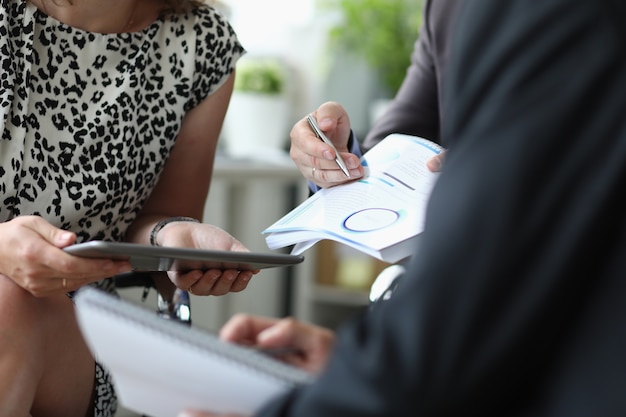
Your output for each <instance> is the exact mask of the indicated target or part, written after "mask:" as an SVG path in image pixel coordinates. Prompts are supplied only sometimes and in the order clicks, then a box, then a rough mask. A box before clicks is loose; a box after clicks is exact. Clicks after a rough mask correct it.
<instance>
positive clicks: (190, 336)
mask: <svg viewBox="0 0 626 417" xmlns="http://www.w3.org/2000/svg"><path fill="white" fill-rule="evenodd" d="M75 302H76V314H77V318H78V324H79V326H80V329H81V332H82V333H83V336H84V337H85V340H86V341H87V345H88V346H89V348H90V349H91V351H92V353H93V354H94V356H95V357H96V360H98V361H99V362H100V363H101V364H102V365H104V366H105V367H106V368H107V369H108V370H109V371H110V372H111V376H112V379H113V384H114V386H115V388H116V390H117V394H118V397H119V400H120V402H121V404H122V405H123V406H124V407H126V408H128V409H130V410H133V411H135V412H137V413H141V414H146V415H149V416H151V417H175V416H176V415H177V413H179V412H180V411H181V410H183V409H184V408H196V409H200V410H209V411H214V412H218V413H237V414H251V413H254V412H255V411H257V410H258V409H259V408H260V407H261V406H263V404H265V403H266V402H267V401H269V400H271V399H272V398H274V397H275V396H277V395H280V394H281V393H283V392H285V391H286V390H288V389H290V388H291V387H294V386H296V385H298V384H305V383H309V382H311V381H312V380H313V375H312V374H310V373H308V372H305V371H303V370H301V369H298V368H295V367H293V366H290V365H287V364H285V363H284V362H280V361H278V360H277V359H274V358H272V357H270V356H268V355H266V354H263V353H260V352H258V351H255V350H254V349H252V348H247V347H243V346H241V345H235V344H232V343H226V342H223V341H221V340H220V339H218V338H217V336H215V335H213V334H211V333H208V332H206V331H204V330H201V329H198V328H193V327H189V326H186V325H184V324H182V323H179V322H175V321H170V320H167V319H163V318H161V317H159V316H157V314H156V312H155V311H154V310H149V309H147V308H146V307H144V306H141V305H137V304H134V303H132V302H130V301H127V300H124V299H120V298H116V297H114V296H112V295H110V294H107V293H105V292H102V291H100V290H98V289H95V288H93V287H84V288H82V289H81V290H79V291H78V292H77V294H76V295H75Z"/></svg>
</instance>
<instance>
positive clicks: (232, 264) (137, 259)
mask: <svg viewBox="0 0 626 417" xmlns="http://www.w3.org/2000/svg"><path fill="white" fill-rule="evenodd" d="M64 250H65V252H67V253H69V254H72V255H76V256H82V257H86V258H108V259H116V260H129V261H130V263H131V264H132V266H133V269H134V270H136V271H182V272H184V271H191V270H195V269H200V270H207V269H237V270H240V271H246V270H251V269H264V268H276V267H281V266H289V265H296V264H299V263H300V262H302V261H303V260H304V256H300V255H287V254H278V253H262V252H233V251H218V250H206V249H190V248H172V247H162V246H151V245H139V244H136V243H122V242H106V241H102V240H93V241H90V242H85V243H78V244H75V245H71V246H68V247H66V248H65V249H64Z"/></svg>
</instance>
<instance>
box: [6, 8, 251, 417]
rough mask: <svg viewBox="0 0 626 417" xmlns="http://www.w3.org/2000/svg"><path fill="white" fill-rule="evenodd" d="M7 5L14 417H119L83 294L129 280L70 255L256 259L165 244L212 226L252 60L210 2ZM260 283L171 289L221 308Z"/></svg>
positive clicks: (10, 397)
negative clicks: (225, 128)
mask: <svg viewBox="0 0 626 417" xmlns="http://www.w3.org/2000/svg"><path fill="white" fill-rule="evenodd" d="M0 4H1V10H0V60H1V61H0V62H1V65H2V68H1V70H0V115H1V117H0V133H1V135H2V136H1V137H0V197H1V201H0V236H2V239H0V415H1V416H11V417H26V416H29V415H32V416H33V417H37V416H46V417H56V416H59V417H84V416H88V415H95V416H111V415H113V414H114V413H115V408H116V399H115V394H114V392H113V390H112V388H111V385H110V382H109V378H108V376H107V374H106V371H105V370H104V369H103V368H102V367H100V366H99V365H97V364H96V362H95V360H94V358H93V357H92V356H91V354H90V352H89V351H88V349H87V347H86V346H85V343H84V341H83V339H82V337H81V335H80V332H79V329H78V327H77V324H76V320H75V318H74V312H73V305H72V302H71V294H72V291H75V290H77V289H78V288H80V287H81V286H83V285H98V286H100V287H101V288H103V289H106V290H108V291H113V292H114V291H115V289H114V286H113V284H112V279H111V278H110V277H111V276H114V275H115V274H117V273H120V272H125V271H128V270H129V269H130V265H128V264H127V263H125V262H115V263H114V262H112V261H105V260H87V259H82V258H77V257H73V256H70V255H68V254H65V253H64V252H63V251H62V248H63V247H65V246H67V245H70V244H73V243H75V242H82V241H87V240H94V239H100V240H112V241H128V242H138V243H143V244H147V243H149V242H150V235H151V231H152V230H159V231H158V234H155V235H154V236H153V238H154V239H155V240H156V242H157V243H159V244H162V245H167V246H184V247H200V248H209V249H221V250H246V248H245V247H244V246H243V245H241V243H240V242H238V241H237V240H236V239H235V238H233V237H232V236H231V235H229V234H228V233H226V232H225V231H223V230H221V229H219V228H217V227H214V226H211V225H208V224H202V223H196V222H190V221H172V222H169V223H167V226H164V227H162V228H161V227H160V226H159V227H157V229H154V228H155V225H157V224H158V223H160V222H161V221H162V220H164V219H167V218H172V217H179V216H186V217H191V218H196V219H200V218H201V217H202V213H203V208H204V202H205V199H206V197H207V195H208V189H209V183H210V180H211V173H212V168H213V159H214V156H215V152H216V145H217V139H218V135H219V131H220V129H221V126H222V121H223V118H224V114H225V112H226V108H227V106H228V101H229V99H230V95H231V93H232V86H233V81H234V80H233V77H234V66H235V63H236V62H237V60H238V59H239V57H240V56H242V55H243V53H244V50H243V48H242V46H241V45H240V43H239V41H238V39H237V36H236V34H235V33H234V32H233V30H232V28H231V26H230V25H229V24H228V22H227V21H226V20H225V19H224V18H223V17H222V16H221V15H220V14H219V13H218V12H217V11H216V10H215V9H214V8H213V7H211V5H209V4H202V3H198V2H197V1H196V0H28V1H25V0H0ZM161 224H162V223H161ZM252 275H253V274H252V273H250V272H245V273H238V272H237V271H224V272H223V273H222V272H221V271H214V270H213V271H207V272H205V273H202V272H200V271H193V272H190V273H187V274H182V275H172V276H171V277H170V279H171V280H172V282H173V284H175V285H176V286H178V287H179V288H183V289H187V288H190V287H191V286H192V285H193V288H194V293H196V294H213V295H221V294H225V293H227V292H230V291H241V290H243V289H244V288H245V287H246V286H247V284H248V281H249V280H250V279H251V277H252ZM68 295H69V297H68ZM155 366H159V364H155ZM94 381H95V383H94Z"/></svg>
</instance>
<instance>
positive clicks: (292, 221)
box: [263, 134, 443, 263]
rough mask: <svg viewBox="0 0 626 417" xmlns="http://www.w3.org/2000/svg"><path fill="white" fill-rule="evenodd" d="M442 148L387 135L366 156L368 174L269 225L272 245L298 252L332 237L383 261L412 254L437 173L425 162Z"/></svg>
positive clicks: (326, 191)
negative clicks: (291, 246) (290, 247)
mask: <svg viewBox="0 0 626 417" xmlns="http://www.w3.org/2000/svg"><path fill="white" fill-rule="evenodd" d="M442 151H443V148H442V147H441V146H439V145H437V144H436V143H434V142H432V141H429V140H427V139H424V138H419V137H415V136H410V135H402V134H392V135H389V136H387V137H386V138H385V139H384V140H383V141H381V142H380V143H379V144H377V145H376V146H374V147H373V148H372V149H371V150H370V151H369V152H367V153H366V154H365V155H363V157H362V163H363V165H365V166H366V175H365V177H364V178H362V179H359V180H357V181H353V182H350V183H346V184H342V185H338V186H335V187H332V188H326V189H323V190H320V191H318V192H317V193H315V194H314V195H313V196H311V197H309V198H308V199H307V200H305V201H304V202H303V203H301V204H300V205H298V206H297V207H296V208H295V209H293V210H292V211H291V212H289V213H288V214H287V215H285V216H284V217H282V218H281V219H280V220H278V221H277V222H276V223H274V224H273V225H271V226H270V227H268V228H267V229H265V230H264V231H263V234H265V235H266V236H265V240H266V243H267V245H268V247H269V248H270V249H277V248H282V247H286V246H290V245H295V246H294V248H293V250H292V252H291V253H292V254H294V255H297V254H301V253H302V252H304V251H305V250H307V249H309V248H310V247H311V246H313V245H314V244H315V243H317V242H319V241H320V240H323V239H330V240H334V241H337V242H340V243H343V244H345V245H348V246H351V247H353V248H355V249H357V250H359V251H361V252H364V253H366V254H368V255H370V256H373V257H375V258H378V259H380V260H382V261H385V262H390V263H395V262H398V261H400V260H402V259H405V258H407V257H409V256H411V255H412V254H413V253H414V252H415V249H416V245H417V240H418V236H419V234H420V233H421V232H422V231H423V228H424V217H425V213H426V206H427V203H428V198H429V196H430V192H431V190H432V188H433V186H434V185H435V182H436V180H437V178H438V176H439V173H433V172H431V171H430V170H428V168H427V167H426V161H427V160H428V159H429V158H431V157H432V156H434V155H437V154H439V153H441V152H442Z"/></svg>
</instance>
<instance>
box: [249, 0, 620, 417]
mask: <svg viewBox="0 0 626 417" xmlns="http://www.w3.org/2000/svg"><path fill="white" fill-rule="evenodd" d="M438 1H441V0H438ZM464 4H465V6H463V7H462V9H461V11H460V12H459V15H458V22H457V25H456V30H457V32H456V35H455V38H454V39H455V42H454V43H453V45H454V49H453V51H452V53H451V55H450V68H451V71H450V73H449V79H447V82H448V83H449V84H447V87H446V90H445V91H444V99H443V106H444V108H445V114H446V118H447V120H446V124H445V127H444V136H445V137H447V138H451V140H450V143H449V146H450V152H449V156H448V158H447V160H446V166H445V169H444V171H443V173H442V174H441V176H440V179H439V182H438V184H437V185H436V187H435V189H434V191H433V194H432V199H431V203H430V206H429V212H428V215H427V219H426V229H425V232H424V235H423V240H422V245H421V249H420V251H418V252H417V253H416V254H415V255H414V257H413V262H412V263H411V266H410V267H409V270H408V272H407V275H406V276H405V278H404V279H403V280H402V281H401V282H400V284H399V286H398V288H397V289H396V291H395V293H394V296H393V297H391V299H390V300H388V301H386V302H385V303H384V304H382V305H381V306H379V308H377V309H374V310H373V311H372V312H371V313H370V314H367V315H364V316H363V317H361V318H360V319H357V320H355V321H353V322H351V323H349V324H347V325H346V326H345V327H343V328H342V329H341V330H340V332H339V338H338V341H337V345H336V349H335V352H334V354H333V356H332V359H331V361H330V363H329V365H328V368H327V370H326V372H324V373H323V374H322V375H321V376H320V377H319V380H318V381H317V382H316V383H314V384H312V385H311V386H308V387H304V388H301V389H297V390H294V391H292V392H290V393H289V394H288V395H286V396H285V397H283V398H281V399H278V400H276V401H274V402H272V403H271V404H268V406H267V408H266V409H265V410H264V411H263V412H262V413H260V415H262V416H299V417H308V416H311V417H313V416H315V417H357V416H358V417H365V416H368V417H369V416H385V417H390V416H394V417H397V416H468V415H472V416H474V415H477V416H483V417H484V416H497V417H503V416H516V417H518V416H533V417H537V416H540V417H541V416H550V417H561V416H562V417H576V416H624V415H626V302H625V296H626V199H625V198H624V192H625V190H626V117H625V115H626V28H625V25H624V22H626V3H624V2H623V0H592V1H589V0H549V1H536V0H506V1H503V0H481V1H475V2H469V1H468V2H465V3H464ZM470 5H471V7H466V6H470Z"/></svg>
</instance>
